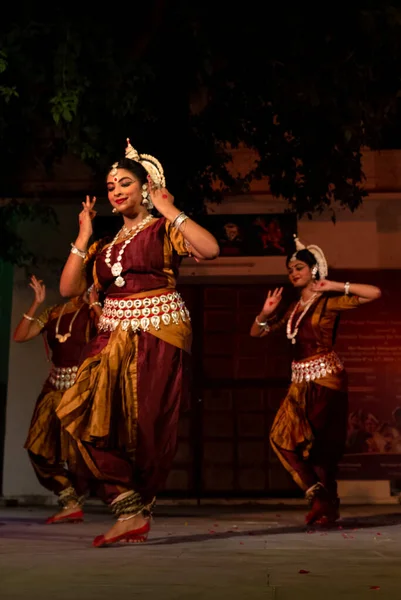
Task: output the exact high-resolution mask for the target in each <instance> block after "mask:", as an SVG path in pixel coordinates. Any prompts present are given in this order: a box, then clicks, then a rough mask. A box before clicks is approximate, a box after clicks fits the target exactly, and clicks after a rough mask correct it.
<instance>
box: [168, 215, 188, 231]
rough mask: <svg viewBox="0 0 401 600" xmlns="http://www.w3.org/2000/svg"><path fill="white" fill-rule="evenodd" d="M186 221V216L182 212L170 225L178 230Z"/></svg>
mask: <svg viewBox="0 0 401 600" xmlns="http://www.w3.org/2000/svg"><path fill="white" fill-rule="evenodd" d="M187 219H189V217H188V215H186V214H185V213H184V212H180V214H179V215H177V216H176V218H175V219H174V221H173V222H172V223H171V224H172V226H173V227H174V228H175V229H179V228H180V226H181V225H182V224H183V222H184V221H186V220H187Z"/></svg>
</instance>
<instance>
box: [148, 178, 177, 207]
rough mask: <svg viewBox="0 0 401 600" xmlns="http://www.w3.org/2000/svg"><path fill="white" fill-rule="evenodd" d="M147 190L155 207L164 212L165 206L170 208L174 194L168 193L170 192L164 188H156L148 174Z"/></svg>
mask: <svg viewBox="0 0 401 600" xmlns="http://www.w3.org/2000/svg"><path fill="white" fill-rule="evenodd" d="M148 190H149V196H150V198H151V200H152V202H153V204H154V206H155V208H156V209H157V210H158V211H159V213H161V214H162V215H163V214H164V210H163V209H165V208H167V209H168V208H170V207H171V206H172V205H173V204H174V196H172V195H171V194H170V192H169V191H168V190H167V189H166V188H158V187H155V185H154V183H153V182H152V179H151V178H150V176H149V175H148Z"/></svg>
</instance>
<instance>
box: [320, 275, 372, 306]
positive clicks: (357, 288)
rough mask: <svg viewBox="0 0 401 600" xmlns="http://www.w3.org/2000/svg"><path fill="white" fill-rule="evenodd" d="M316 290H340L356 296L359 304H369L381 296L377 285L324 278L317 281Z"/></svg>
mask: <svg viewBox="0 0 401 600" xmlns="http://www.w3.org/2000/svg"><path fill="white" fill-rule="evenodd" d="M316 291H319V292H339V293H343V294H346V295H351V296H356V297H357V298H358V301H359V304H367V303H368V302H373V301H374V300H378V299H379V298H380V296H381V290H380V289H379V288H378V287H376V286H375V285H367V284H365V283H340V282H337V281H330V280H328V279H324V280H323V281H317V282H316Z"/></svg>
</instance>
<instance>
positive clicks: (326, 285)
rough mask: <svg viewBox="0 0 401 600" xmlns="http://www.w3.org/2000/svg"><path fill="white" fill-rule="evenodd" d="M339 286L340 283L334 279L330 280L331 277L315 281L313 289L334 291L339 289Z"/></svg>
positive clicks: (316, 290)
mask: <svg viewBox="0 0 401 600" xmlns="http://www.w3.org/2000/svg"><path fill="white" fill-rule="evenodd" d="M338 287H339V284H338V283H335V282H334V281H330V280H329V279H320V280H319V281H315V283H314V284H313V288H312V289H313V291H314V292H334V291H337V288H338ZM340 288H341V285H340Z"/></svg>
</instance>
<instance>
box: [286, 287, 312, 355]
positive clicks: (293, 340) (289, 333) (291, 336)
mask: <svg viewBox="0 0 401 600" xmlns="http://www.w3.org/2000/svg"><path fill="white" fill-rule="evenodd" d="M316 296H317V294H313V296H311V297H310V298H309V300H307V301H306V302H305V303H304V304H303V305H302V304H301V300H299V301H298V302H297V303H296V305H295V308H294V310H293V311H292V313H291V315H290V318H289V319H288V321H287V338H288V339H289V340H291V344H296V342H297V340H296V337H297V335H298V329H299V324H300V322H301V321H302V319H303V318H304V316H305V315H306V313H307V312H308V310H309V308H310V307H311V305H312V303H313V301H314V300H315V298H316ZM299 306H305V308H304V309H303V311H302V312H301V314H300V315H299V317H298V319H297V322H296V323H295V327H294V331H292V321H293V319H294V316H295V314H296V312H297V310H298V307H299Z"/></svg>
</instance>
